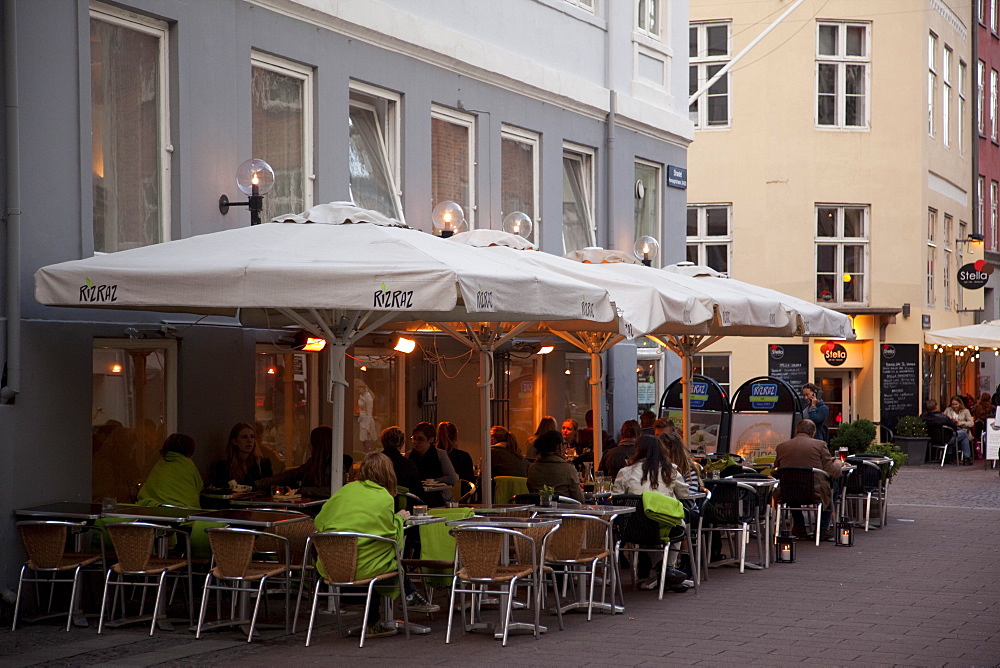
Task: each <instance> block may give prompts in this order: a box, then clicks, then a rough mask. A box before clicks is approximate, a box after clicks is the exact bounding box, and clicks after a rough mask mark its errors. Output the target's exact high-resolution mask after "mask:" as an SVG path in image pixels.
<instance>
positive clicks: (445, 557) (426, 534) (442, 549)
mask: <svg viewBox="0 0 1000 668" xmlns="http://www.w3.org/2000/svg"><path fill="white" fill-rule="evenodd" d="M430 514H431V515H432V516H434V517H446V518H448V519H449V520H464V519H468V518H470V517H472V516H473V515H475V511H474V510H472V508H432V509H431V510H430ZM450 529H451V527H449V526H447V525H446V524H445V523H444V522H435V523H433V524H422V525H420V558H421V559H423V560H427V561H455V538H454V537H453V536H452V535H451V532H450Z"/></svg>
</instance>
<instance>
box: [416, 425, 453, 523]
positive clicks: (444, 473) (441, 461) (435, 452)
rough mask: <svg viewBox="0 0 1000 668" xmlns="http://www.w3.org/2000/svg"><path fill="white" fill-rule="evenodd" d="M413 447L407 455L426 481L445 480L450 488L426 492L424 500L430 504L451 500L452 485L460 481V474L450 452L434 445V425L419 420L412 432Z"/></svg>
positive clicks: (441, 503) (439, 504)
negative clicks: (456, 471) (450, 456)
mask: <svg viewBox="0 0 1000 668" xmlns="http://www.w3.org/2000/svg"><path fill="white" fill-rule="evenodd" d="M410 443H411V444H412V445H413V449H412V450H410V452H409V454H408V455H407V456H406V457H407V458H408V459H409V460H410V461H411V462H413V465H414V466H416V467H417V470H418V471H419V472H420V477H421V478H423V479H424V481H428V480H431V481H434V482H443V483H444V484H446V485H448V488H446V489H444V490H442V491H440V492H427V491H425V492H424V497H423V498H424V501H426V502H427V505H429V506H443V505H444V504H445V502H446V501H451V485H454V484H455V483H456V482H458V474H457V473H455V467H454V466H452V463H451V459H449V458H448V453H446V452H445V451H444V450H440V449H438V448H436V447H434V425H432V424H431V423H430V422H418V423H417V426H416V427H414V428H413V432H412V433H411V434H410Z"/></svg>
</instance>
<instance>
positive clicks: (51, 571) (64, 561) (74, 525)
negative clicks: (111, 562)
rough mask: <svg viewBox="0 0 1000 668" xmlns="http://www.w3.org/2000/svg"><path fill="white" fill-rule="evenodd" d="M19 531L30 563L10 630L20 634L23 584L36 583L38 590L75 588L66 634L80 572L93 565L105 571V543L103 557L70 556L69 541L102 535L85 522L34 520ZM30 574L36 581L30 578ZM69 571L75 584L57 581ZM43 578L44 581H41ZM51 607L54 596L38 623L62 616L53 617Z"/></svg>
mask: <svg viewBox="0 0 1000 668" xmlns="http://www.w3.org/2000/svg"><path fill="white" fill-rule="evenodd" d="M17 530H18V533H19V534H21V542H22V543H23V544H24V551H25V552H27V553H28V561H26V562H25V563H24V565H23V566H21V577H20V578H19V579H18V583H17V599H16V600H15V601H14V621H13V623H12V624H11V628H10V630H11V631H16V630H17V615H18V612H19V611H20V609H21V593H22V590H23V588H24V584H25V583H26V582H34V583H36V586H37V585H38V584H40V583H48V584H49V586H50V587H52V588H53V589H54V588H55V586H56V585H57V584H72V585H73V589H72V591H71V593H70V596H69V612H68V613H67V615H66V630H67V631H69V629H70V627H71V626H72V625H73V612H74V609H75V608H76V602H77V592H78V590H79V585H80V571H82V570H83V568H84V567H86V566H91V565H94V564H100V565H101V566H102V568H103V564H104V563H105V555H104V541H103V540H99V541H98V542H99V543H100V546H101V552H100V553H93V552H68V551H67V550H66V541H67V539H68V538H71V537H75V536H78V535H81V534H83V533H85V532H91V531H96V532H98V534H100V529H98V528H97V527H93V526H88V525H86V524H83V523H82V522H65V521H60V520H33V521H25V522H18V523H17ZM29 571H30V572H31V573H32V574H33V575H34V577H31V576H28V573H29ZM70 571H72V573H73V579H72V580H69V579H66V578H59V577H57V575H59V574H60V573H68V572H70ZM43 574H44V575H45V577H42V576H43ZM50 591H51V590H50ZM51 606H52V596H51V595H50V596H49V608H48V610H47V611H46V613H45V614H43V615H42V616H41V617H38V619H42V618H45V617H51V616H53V615H56V614H62V613H61V612H60V613H53V612H52V608H51Z"/></svg>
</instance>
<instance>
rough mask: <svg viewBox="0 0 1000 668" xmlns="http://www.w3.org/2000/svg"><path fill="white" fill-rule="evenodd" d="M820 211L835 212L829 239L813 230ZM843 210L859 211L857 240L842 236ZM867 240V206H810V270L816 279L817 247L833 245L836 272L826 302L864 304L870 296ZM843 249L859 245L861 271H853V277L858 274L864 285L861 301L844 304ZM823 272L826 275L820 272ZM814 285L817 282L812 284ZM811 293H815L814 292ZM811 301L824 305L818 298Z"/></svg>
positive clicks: (868, 223) (868, 208) (869, 227)
mask: <svg viewBox="0 0 1000 668" xmlns="http://www.w3.org/2000/svg"><path fill="white" fill-rule="evenodd" d="M820 209H836V210H837V221H836V224H835V231H836V235H835V236H832V237H821V236H819V230H818V229H817V225H816V221H817V220H818V219H819V210H820ZM845 209H862V210H863V212H864V213H863V220H862V224H861V227H862V236H860V237H847V236H844V210H845ZM870 238H871V206H870V205H868V204H831V203H826V202H824V203H817V204H816V205H815V206H814V207H813V239H814V245H813V249H814V250H813V252H814V258H813V269H814V272H813V273H814V277H815V278H816V279H818V277H819V273H820V272H819V247H820V246H835V247H836V251H835V256H834V267H835V269H836V275H835V277H834V281H833V283H834V287H835V290H834V294H833V298H832V299H831V300H830V303H834V304H867V303H868V300H869V298H870V294H871V257H870V255H871V245H870V243H869V239H870ZM845 246H862V247H863V248H864V252H863V253H862V258H861V261H862V263H863V267H862V270H861V271H860V272H854V274H859V273H860V275H861V276H862V278H863V280H864V286H863V288H862V291H861V292H862V294H861V298H860V299H859V300H857V301H851V302H847V301H844V280H843V278H844V247H845ZM824 273H826V272H824ZM816 282H817V283H818V280H817V281H816ZM814 293H815V290H814ZM814 299H815V300H816V301H817V303H827V302H824V301H823V300H820V299H819V295H818V294H816V295H815V297H814Z"/></svg>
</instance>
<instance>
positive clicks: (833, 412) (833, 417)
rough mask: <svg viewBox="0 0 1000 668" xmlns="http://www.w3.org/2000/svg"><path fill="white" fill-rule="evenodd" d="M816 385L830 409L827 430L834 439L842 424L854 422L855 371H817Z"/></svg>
mask: <svg viewBox="0 0 1000 668" xmlns="http://www.w3.org/2000/svg"><path fill="white" fill-rule="evenodd" d="M816 385H817V386H819V389H820V390H822V391H823V401H824V402H825V403H826V405H827V407H828V408H829V409H830V415H829V417H827V418H826V428H827V429H828V430H829V432H830V438H833V437H834V436H836V435H837V429H838V428H839V427H840V425H841V424H842V423H844V422H851V421H852V420H854V370H853V369H843V370H841V369H838V370H836V371H834V370H831V369H817V370H816Z"/></svg>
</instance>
